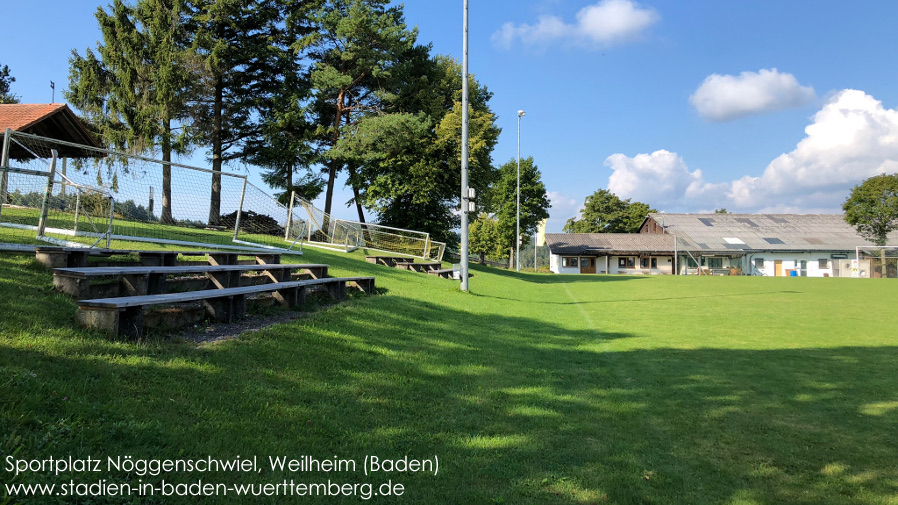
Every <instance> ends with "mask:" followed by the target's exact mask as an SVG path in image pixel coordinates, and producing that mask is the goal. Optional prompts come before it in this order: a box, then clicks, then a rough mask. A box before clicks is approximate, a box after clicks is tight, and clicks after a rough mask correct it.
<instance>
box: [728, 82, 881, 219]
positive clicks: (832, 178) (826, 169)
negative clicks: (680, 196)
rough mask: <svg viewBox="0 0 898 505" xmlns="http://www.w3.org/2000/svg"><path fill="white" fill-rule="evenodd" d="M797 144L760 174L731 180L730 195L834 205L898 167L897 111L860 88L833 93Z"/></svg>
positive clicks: (757, 202)
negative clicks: (863, 183)
mask: <svg viewBox="0 0 898 505" xmlns="http://www.w3.org/2000/svg"><path fill="white" fill-rule="evenodd" d="M805 134H806V135H807V136H806V137H805V138H804V139H802V140H801V141H800V142H799V143H798V145H797V146H796V147H795V149H794V150H793V151H791V152H789V153H785V154H781V155H780V156H778V157H777V158H776V159H774V160H773V161H772V162H770V164H769V165H767V168H766V169H765V170H764V173H763V174H762V175H761V176H760V177H749V176H746V177H742V178H741V179H739V180H737V181H733V184H732V191H731V192H730V195H729V196H730V198H732V200H733V201H734V202H735V204H736V205H738V206H741V207H760V206H770V205H777V204H778V203H780V202H783V201H790V202H791V203H792V204H793V205H795V204H796V203H801V202H804V206H817V205H820V204H826V205H829V206H832V207H836V208H838V207H839V206H841V203H842V201H843V200H844V199H845V197H846V196H847V194H848V190H849V189H850V188H851V186H853V185H855V184H857V183H859V182H861V181H862V180H864V179H866V178H868V177H871V176H874V175H878V174H883V173H894V172H896V171H898V111H896V110H895V109H886V108H884V107H883V106H882V102H880V101H878V100H876V99H875V98H873V97H872V96H870V95H868V94H866V93H864V92H863V91H858V90H853V89H849V90H844V91H841V92H839V93H837V94H836V95H834V96H833V97H832V98H831V99H830V100H829V101H828V102H827V103H826V105H824V106H823V108H822V109H821V110H820V111H819V112H817V114H815V115H814V120H813V123H811V124H810V125H808V127H807V128H805Z"/></svg>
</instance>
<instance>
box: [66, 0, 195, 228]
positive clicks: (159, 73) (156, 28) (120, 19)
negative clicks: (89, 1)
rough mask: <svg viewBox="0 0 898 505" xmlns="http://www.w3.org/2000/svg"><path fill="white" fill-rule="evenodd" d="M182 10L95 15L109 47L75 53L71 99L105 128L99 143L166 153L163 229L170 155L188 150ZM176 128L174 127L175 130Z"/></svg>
mask: <svg viewBox="0 0 898 505" xmlns="http://www.w3.org/2000/svg"><path fill="white" fill-rule="evenodd" d="M185 14H186V13H185V11H184V6H183V4H182V2H181V1H180V0H141V1H140V2H138V3H137V4H136V5H135V6H133V7H131V6H129V5H126V4H125V3H124V2H122V1H121V0H115V1H114V2H113V3H112V4H111V5H110V6H109V11H107V10H105V9H103V8H98V9H97V12H96V14H95V16H96V19H97V22H98V23H99V25H100V30H101V32H102V34H103V41H102V42H98V43H97V46H96V50H97V54H99V58H98V57H97V55H96V54H95V53H94V52H93V51H92V50H91V49H89V48H88V49H87V50H86V52H85V55H84V56H81V55H80V54H78V53H77V52H75V51H73V52H72V57H71V58H70V60H69V62H70V72H69V90H68V91H67V92H66V98H67V99H68V100H69V101H70V102H71V103H72V104H73V105H74V106H75V107H77V108H78V109H79V110H81V111H82V113H83V114H84V115H85V116H86V117H87V119H88V120H89V121H90V122H91V123H92V124H93V125H95V126H96V127H97V128H98V129H99V136H100V139H101V140H102V141H103V142H104V143H106V144H107V145H109V146H110V147H113V148H115V149H118V150H123V151H129V152H135V153H144V152H149V151H153V150H154V149H155V147H156V146H157V145H158V146H159V147H160V150H161V154H162V161H163V165H162V215H161V221H162V222H163V223H170V222H172V207H171V200H172V198H171V166H170V165H168V164H165V162H170V161H171V160H172V151H175V152H178V153H185V152H187V151H188V149H189V147H190V144H191V142H190V137H189V135H188V131H187V130H186V129H184V128H182V127H181V126H182V125H183V123H184V122H185V121H187V118H188V116H189V114H188V110H187V106H188V100H189V99H190V98H191V97H192V96H193V95H192V91H193V81H194V78H195V77H196V73H195V72H192V71H191V69H190V66H189V64H188V62H189V53H188V52H187V49H188V45H189V44H188V40H187V33H186V32H185V31H184V28H183V22H184V19H185ZM173 123H176V124H173Z"/></svg>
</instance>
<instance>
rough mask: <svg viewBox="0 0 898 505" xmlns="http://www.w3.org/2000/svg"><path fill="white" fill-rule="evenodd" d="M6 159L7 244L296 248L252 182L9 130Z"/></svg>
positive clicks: (0, 218)
mask: <svg viewBox="0 0 898 505" xmlns="http://www.w3.org/2000/svg"><path fill="white" fill-rule="evenodd" d="M2 156H3V158H2V162H0V228H2V230H3V232H2V237H3V238H2V240H0V241H6V242H21V243H31V242H34V240H35V239H37V240H41V241H51V242H60V241H62V242H64V243H70V244H75V243H77V244H82V245H86V246H91V245H95V244H97V243H101V245H103V246H109V247H113V248H115V247H119V246H122V245H123V244H121V242H130V243H133V242H154V243H163V244H173V245H178V244H183V245H203V246H229V247H234V244H235V242H236V243H237V244H244V245H249V246H256V247H258V246H264V247H278V248H288V247H291V246H292V245H293V244H294V242H293V239H294V238H295V236H297V234H295V233H294V234H293V235H294V237H291V234H290V233H287V231H288V230H287V229H286V227H287V208H286V207H285V206H284V205H281V204H280V203H279V202H277V200H275V199H274V198H272V197H271V196H269V195H267V194H265V193H264V192H263V191H262V190H260V189H259V188H257V187H255V186H253V185H252V184H249V183H248V182H247V180H246V176H245V175H239V174H233V173H229V172H213V171H211V170H206V169H202V168H197V167H191V166H188V165H182V164H179V163H167V162H162V161H161V160H158V159H153V158H148V157H144V156H139V155H133V154H127V153H121V152H116V151H111V150H106V149H97V148H94V147H90V146H82V145H78V144H72V143H69V142H64V141H59V140H55V139H50V138H45V137H39V136H35V135H29V134H24V133H19V132H13V131H10V130H7V131H6V133H5V135H4V143H3V153H2ZM213 184H215V185H216V186H217V187H218V188H219V191H217V192H216V193H213V192H212V187H213Z"/></svg>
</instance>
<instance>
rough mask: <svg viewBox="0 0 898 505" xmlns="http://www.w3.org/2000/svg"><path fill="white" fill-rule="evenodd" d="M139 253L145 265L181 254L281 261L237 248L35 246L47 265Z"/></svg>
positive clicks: (227, 260) (222, 260) (220, 260)
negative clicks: (172, 248) (148, 248)
mask: <svg viewBox="0 0 898 505" xmlns="http://www.w3.org/2000/svg"><path fill="white" fill-rule="evenodd" d="M130 254H137V256H138V258H139V259H138V261H139V262H140V264H142V265H145V266H176V265H177V264H178V255H182V256H207V257H208V260H209V264H211V265H236V264H237V263H238V257H239V256H250V257H254V258H255V260H256V263H258V264H263V265H264V264H276V263H280V262H281V253H277V252H261V251H260V252H254V251H247V252H235V251H165V250H162V251H138V250H126V249H97V248H88V247H35V248H34V256H35V259H37V261H38V263H40V264H42V265H44V266H46V267H48V268H84V267H88V266H90V264H89V263H88V262H87V258H88V257H89V256H92V257H101V258H108V257H110V256H116V255H118V256H123V255H130Z"/></svg>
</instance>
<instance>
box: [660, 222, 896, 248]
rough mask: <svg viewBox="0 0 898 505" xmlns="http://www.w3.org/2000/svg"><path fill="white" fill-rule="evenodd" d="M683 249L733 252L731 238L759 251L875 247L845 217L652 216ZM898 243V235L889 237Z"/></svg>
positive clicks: (745, 246) (894, 234)
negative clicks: (729, 239)
mask: <svg viewBox="0 0 898 505" xmlns="http://www.w3.org/2000/svg"><path fill="white" fill-rule="evenodd" d="M649 218H650V219H653V220H654V221H655V222H657V223H659V224H662V225H663V226H664V229H665V230H666V231H667V233H669V234H673V235H676V236H677V239H678V240H679V243H680V247H681V248H683V249H690V248H694V249H696V250H698V249H702V250H704V249H706V248H707V249H710V250H714V251H727V250H730V251H732V248H731V247H728V246H729V245H730V243H729V242H728V241H727V238H738V239H739V240H741V241H742V242H744V243H745V245H744V246H742V248H744V249H746V250H758V251H853V250H854V248H855V247H857V246H864V245H872V243H871V242H869V241H867V240H866V239H864V238H863V237H861V236H860V235H858V233H857V230H855V229H854V227H853V226H851V225H849V224H848V223H846V222H845V219H844V216H842V215H841V214H662V213H653V214H649ZM889 238H890V240H889V243H898V233H893V234H892V235H890V236H889Z"/></svg>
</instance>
